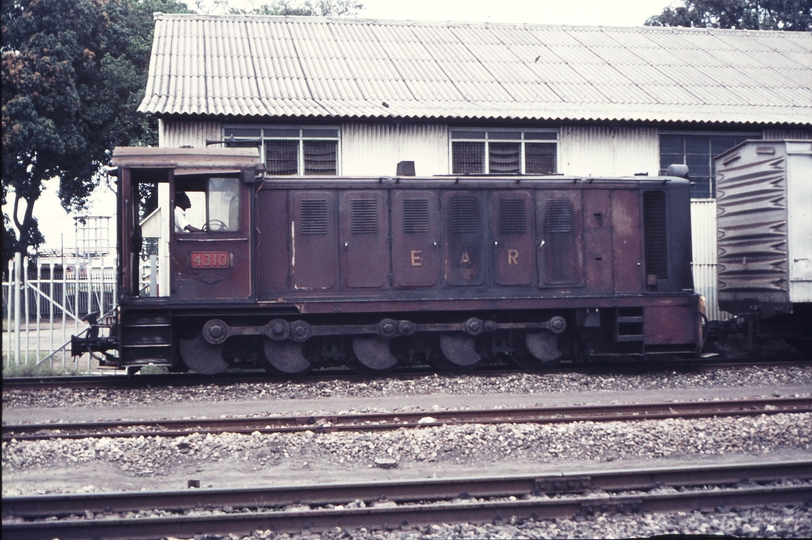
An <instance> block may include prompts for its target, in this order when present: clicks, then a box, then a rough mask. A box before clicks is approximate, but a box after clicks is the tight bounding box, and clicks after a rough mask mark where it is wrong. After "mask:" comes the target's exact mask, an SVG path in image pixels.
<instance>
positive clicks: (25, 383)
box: [3, 358, 809, 391]
mask: <svg viewBox="0 0 812 540" xmlns="http://www.w3.org/2000/svg"><path fill="white" fill-rule="evenodd" d="M803 365H809V361H804V360H799V359H797V358H794V359H785V360H764V359H741V360H730V359H728V360H724V361H720V360H707V359H690V360H680V361H664V360H658V361H652V362H642V361H638V362H628V361H627V362H601V363H593V364H577V363H568V362H567V363H563V364H561V365H559V366H555V367H550V368H545V369H544V371H539V372H531V371H528V370H526V369H523V368H519V367H515V366H511V365H507V364H506V365H498V364H497V365H486V366H480V367H477V368H476V369H474V370H472V371H469V372H466V373H464V374H454V373H447V372H440V371H438V370H437V369H436V368H433V367H430V366H415V367H404V368H399V369H398V370H396V371H394V372H391V373H387V374H386V377H387V378H395V379H410V378H415V377H425V376H429V375H434V374H438V375H441V376H446V377H471V376H474V377H477V376H479V377H483V376H484V377H488V376H499V375H504V374H513V373H537V374H556V373H557V374H562V373H582V374H593V375H594V374H618V373H653V372H655V373H656V372H661V371H673V370H683V371H686V372H689V371H696V370H706V369H721V368H741V367H753V366H756V367H763V368H769V367H780V366H803ZM371 379H376V378H375V377H371V376H370V375H362V374H359V373H355V372H354V371H352V370H350V369H348V368H341V367H337V368H324V369H318V370H314V371H312V372H310V373H308V374H305V375H302V376H298V377H295V378H289V377H280V376H279V375H272V374H269V373H267V372H265V371H260V370H257V371H249V372H242V373H236V372H228V373H221V374H218V375H217V376H216V377H212V376H210V375H200V374H197V373H174V374H168V375H160V374H154V375H140V374H139V375H136V376H127V375H125V374H124V373H123V372H122V373H120V374H119V373H116V374H111V375H99V376H95V375H85V376H65V377H62V376H47V377H45V376H43V377H6V378H3V391H10V390H52V389H58V388H81V389H91V388H93V389H102V388H145V387H148V386H150V387H153V388H155V387H161V386H170V385H171V386H200V385H217V386H224V385H229V384H250V383H254V384H256V383H263V384H268V383H289V382H292V381H295V382H316V381H335V380H346V381H359V382H367V381H369V380H371ZM377 379H378V380H380V377H377Z"/></svg>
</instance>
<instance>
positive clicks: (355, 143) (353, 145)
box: [341, 123, 449, 176]
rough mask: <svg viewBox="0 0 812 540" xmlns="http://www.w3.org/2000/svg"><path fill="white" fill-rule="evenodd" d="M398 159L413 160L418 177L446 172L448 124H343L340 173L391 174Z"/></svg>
mask: <svg viewBox="0 0 812 540" xmlns="http://www.w3.org/2000/svg"><path fill="white" fill-rule="evenodd" d="M399 161H414V164H415V173H416V174H417V175H418V176H431V175H435V174H448V171H449V166H448V127H447V126H446V125H442V124H401V123H397V124H395V123H392V124H344V125H342V126H341V173H342V174H344V175H347V176H355V175H359V176H381V175H389V176H394V174H395V172H396V170H397V164H398V162H399Z"/></svg>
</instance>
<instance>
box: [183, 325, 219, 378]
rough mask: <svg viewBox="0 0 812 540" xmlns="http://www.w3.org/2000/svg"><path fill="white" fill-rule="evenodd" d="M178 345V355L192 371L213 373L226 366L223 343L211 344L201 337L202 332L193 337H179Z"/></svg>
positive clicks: (205, 373)
mask: <svg viewBox="0 0 812 540" xmlns="http://www.w3.org/2000/svg"><path fill="white" fill-rule="evenodd" d="M178 345H179V348H180V357H181V358H183V362H184V363H185V364H186V365H187V366H188V367H189V369H191V370H192V371H194V372H197V373H200V374H202V375H215V374H217V373H222V372H223V371H225V370H226V368H227V367H228V363H226V361H225V360H223V344H222V343H220V344H218V345H212V344H211V343H209V342H207V341H206V340H205V339H204V338H203V334H198V335H197V337H195V338H194V339H181V340H180V342H179V343H178Z"/></svg>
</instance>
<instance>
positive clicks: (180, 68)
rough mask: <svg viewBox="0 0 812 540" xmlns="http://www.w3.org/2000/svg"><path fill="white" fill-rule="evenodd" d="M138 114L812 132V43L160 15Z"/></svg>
mask: <svg viewBox="0 0 812 540" xmlns="http://www.w3.org/2000/svg"><path fill="white" fill-rule="evenodd" d="M384 103H386V105H384ZM139 110H141V111H143V112H151V113H156V114H161V115H174V114H195V115H198V114H199V115H235V116H245V117H251V116H283V117H316V118H318V117H321V118H326V117H340V118H353V117H357V118H374V117H399V118H446V119H447V118H482V119H484V118H493V119H535V120H608V121H624V120H625V121H657V122H672V121H674V122H742V123H781V124H806V125H809V124H812V33H809V32H756V31H742V30H713V29H685V28H653V27H635V28H609V27H577V26H541V25H524V24H484V23H483V24H472V23H430V22H412V21H372V20H362V19H325V18H310V17H289V18H286V17H261V16H211V15H167V14H156V27H155V41H154V43H153V48H152V59H151V62H150V71H149V80H148V82H147V89H146V95H145V97H144V100H143V102H142V103H141V106H140V108H139Z"/></svg>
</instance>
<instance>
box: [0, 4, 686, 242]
mask: <svg viewBox="0 0 812 540" xmlns="http://www.w3.org/2000/svg"><path fill="white" fill-rule="evenodd" d="M205 1H208V0H205ZM359 1H360V2H362V3H363V4H364V6H365V7H364V9H363V10H361V11H360V12H359V13H358V17H359V18H364V19H378V20H418V21H461V22H463V21H464V22H493V23H505V22H507V23H529V24H566V25H583V26H642V25H643V23H644V22H645V21H646V19H647V18H649V17H651V16H653V15H658V14H660V13H661V12H662V10H663V9H664V8H665V7H667V6H669V5H671V4H672V0H620V1H619V2H618V1H615V2H610V1H608V0H489V1H485V0H359ZM187 3H188V5H190V6H192V5H193V4H194V1H188V2H187ZM264 3H271V1H270V0H268V1H264V0H230V5H233V6H235V7H239V8H242V9H250V8H251V7H252V6H259V5H261V4H264ZM291 3H292V4H295V3H297V2H296V0H292V1H291ZM45 186H46V189H45V191H44V192H43V193H42V195H41V196H40V199H39V200H38V201H37V203H36V204H35V205H34V215H35V217H37V219H38V220H39V224H40V230H41V231H42V232H43V234H44V235H45V245H44V246H42V247H41V249H43V250H50V249H56V250H58V249H60V248H61V247H62V246H64V247H65V248H66V249H68V248H71V247H73V246H74V245H75V243H76V235H75V230H74V220H73V217H72V216H71V215H68V214H67V213H66V212H65V210H64V209H63V208H62V207H61V205H60V204H59V200H58V197H57V190H58V187H59V186H58V182H57V181H56V180H51V181H49V182H46V184H45ZM8 202H9V204H8V205H7V206H4V207H3V211H4V212H5V213H6V214H8V215H11V210H12V208H13V207H12V205H13V202H14V198H13V195H10V196H9V197H8ZM115 206H116V197H115V193H114V192H113V191H112V190H111V189H110V188H109V187H107V186H105V185H101V186H100V187H98V188H97V189H96V190H95V191H94V193H93V196H92V197H91V199H90V201H89V204H88V211H87V212H86V213H85V215H91V216H113V215H114V214H115ZM110 222H111V223H112V224H114V223H115V220H114V219H113V220H110ZM113 226H114V225H113ZM114 236H115V231H110V238H114Z"/></svg>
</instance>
